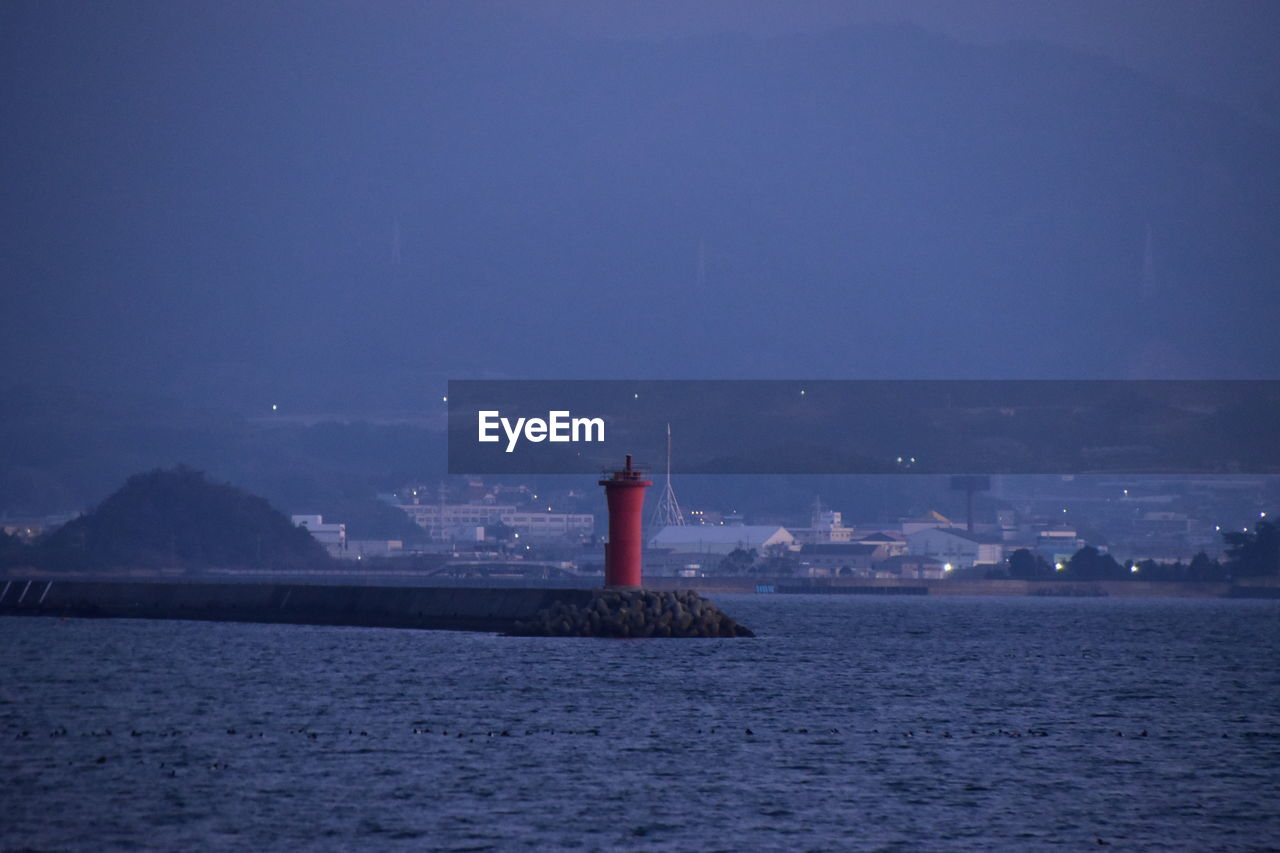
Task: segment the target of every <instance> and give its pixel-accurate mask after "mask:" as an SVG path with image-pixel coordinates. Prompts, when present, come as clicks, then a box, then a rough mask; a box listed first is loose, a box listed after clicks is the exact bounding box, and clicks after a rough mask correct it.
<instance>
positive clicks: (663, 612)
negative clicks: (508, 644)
mask: <svg viewBox="0 0 1280 853" xmlns="http://www.w3.org/2000/svg"><path fill="white" fill-rule="evenodd" d="M511 633H512V634H513V635H516V636H521V637H754V636H755V634H753V633H752V632H751V629H749V628H746V627H744V626H742V625H739V624H738V623H737V622H735V621H734V619H733V617H732V616H729V615H728V614H727V613H725V612H724V611H722V610H721V609H720V608H718V607H716V606H715V605H714V604H712V603H711V602H710V601H708V600H707V599H705V598H703V597H702V596H700V595H698V594H697V593H696V592H694V591H693V590H674V591H658V590H644V589H637V590H598V591H595V592H593V593H592V595H591V598H590V600H589V601H586V602H580V603H575V602H572V601H567V600H561V601H557V602H555V603H554V604H552V605H551V606H549V607H546V608H543V609H542V610H539V611H538V613H537V614H536V615H535V616H534V618H533V619H531V620H529V621H525V622H517V623H516V625H515V628H514V629H513V630H512V631H511Z"/></svg>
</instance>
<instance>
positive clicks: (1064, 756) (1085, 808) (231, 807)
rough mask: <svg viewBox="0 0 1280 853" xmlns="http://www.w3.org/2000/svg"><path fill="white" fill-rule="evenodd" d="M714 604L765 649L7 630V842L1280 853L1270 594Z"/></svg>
mask: <svg viewBox="0 0 1280 853" xmlns="http://www.w3.org/2000/svg"><path fill="white" fill-rule="evenodd" d="M717 601H718V602H719V603H720V604H721V605H722V606H723V607H725V608H726V609H727V610H728V611H729V612H731V613H732V614H734V615H735V616H737V617H738V618H739V619H740V620H741V621H743V622H744V623H745V624H747V625H750V626H752V627H753V628H755V629H756V630H757V631H758V632H759V634H760V636H759V637H758V638H757V639H754V640H687V641H681V640H635V641H616V640H615V641H606V640H582V639H516V638H504V637H497V636H491V635H481V634H463V633H448V632H415V631H396V630H379V629H357V628H317V627H296V626H276V625H241V624H215V623H195V622H140V621H124V620H120V621H90V620H71V621H58V620H51V619H32V618H0V641H2V642H3V648H4V657H3V664H0V738H2V743H3V749H2V750H0V847H2V848H5V849H22V848H37V849H67V850H99V849H164V850H179V849H234V850H250V849H264V848H267V849H297V850H350V849H361V850H365V849H386V848H395V849H405V850H422V849H443V850H488V849H503V850H505V849H531V850H534V849H548V848H572V849H584V850H593V849H617V848H635V849H660V850H673V851H687V850H742V849H776V850H805V849H814V850H829V849H889V850H921V849H925V850H947V849H956V850H973V849H991V848H998V849H1007V850H1038V849H1072V850H1083V849H1090V850H1093V849H1099V846H1100V845H1099V843H1098V842H1099V840H1101V841H1103V842H1106V843H1110V844H1112V845H1115V849H1144V850H1152V849H1171V850H1210V849H1213V850H1248V849H1259V848H1266V847H1273V846H1275V845H1277V844H1280V668H1278V667H1277V664H1278V663H1280V602H1274V601H1272V602H1265V601H1264V602H1257V601H1226V600H1221V601H1220V600H1187V601H1183V600H1108V599H1101V600H1099V599H1088V600H1079V599H1077V600H1055V599H1020V598H1019V599H1015V598H1006V599H930V598H921V599H915V598H911V599H885V598H875V599H862V598H856V597H852V598H850V597H839V598H821V597H776V596H759V597H750V596H744V597H729V596H726V597H721V598H718V599H717ZM63 732H65V734H64V733H63Z"/></svg>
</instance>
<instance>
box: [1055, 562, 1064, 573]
mask: <svg viewBox="0 0 1280 853" xmlns="http://www.w3.org/2000/svg"><path fill="white" fill-rule="evenodd" d="M1053 568H1054V571H1058V572H1060V571H1063V570H1064V569H1066V566H1065V565H1063V564H1062V563H1054V564H1053Z"/></svg>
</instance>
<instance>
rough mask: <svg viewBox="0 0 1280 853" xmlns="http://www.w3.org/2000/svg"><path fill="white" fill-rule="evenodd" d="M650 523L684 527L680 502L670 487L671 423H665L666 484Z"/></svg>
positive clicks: (660, 525) (658, 525)
mask: <svg viewBox="0 0 1280 853" xmlns="http://www.w3.org/2000/svg"><path fill="white" fill-rule="evenodd" d="M650 523H651V524H652V525H653V526H654V527H684V524H685V522H684V513H683V512H681V511H680V502H679V501H677V500H676V493H675V490H674V489H672V488H671V424H667V485H666V488H664V489H663V490H662V497H660V498H659V499H658V504H657V506H655V507H654V510H653V519H652V520H651V521H650Z"/></svg>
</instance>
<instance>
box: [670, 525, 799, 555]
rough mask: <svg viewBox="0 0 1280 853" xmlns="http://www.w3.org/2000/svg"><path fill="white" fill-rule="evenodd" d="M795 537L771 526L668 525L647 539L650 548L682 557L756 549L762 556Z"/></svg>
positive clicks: (791, 541)
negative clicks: (676, 553)
mask: <svg viewBox="0 0 1280 853" xmlns="http://www.w3.org/2000/svg"><path fill="white" fill-rule="evenodd" d="M795 541H796V540H795V537H794V536H792V535H791V533H790V532H789V531H788V530H787V529H786V528H785V527H778V526H776V525H772V524H739V525H725V526H723V527H722V526H718V525H717V526H715V527H711V526H702V525H692V526H685V527H678V526H668V527H664V528H662V529H661V530H659V531H658V532H657V534H655V535H654V536H653V537H651V538H650V540H649V547H651V548H662V549H666V550H670V551H675V552H679V553H682V554H728V553H730V552H731V551H734V550H737V549H738V548H741V549H742V550H744V551H750V550H751V549H753V548H754V549H755V551H756V553H757V554H761V555H763V554H764V553H765V551H766V549H770V548H774V547H777V548H790V547H791V546H792V545H794V544H795Z"/></svg>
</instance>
